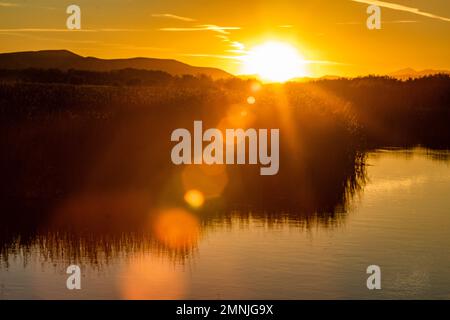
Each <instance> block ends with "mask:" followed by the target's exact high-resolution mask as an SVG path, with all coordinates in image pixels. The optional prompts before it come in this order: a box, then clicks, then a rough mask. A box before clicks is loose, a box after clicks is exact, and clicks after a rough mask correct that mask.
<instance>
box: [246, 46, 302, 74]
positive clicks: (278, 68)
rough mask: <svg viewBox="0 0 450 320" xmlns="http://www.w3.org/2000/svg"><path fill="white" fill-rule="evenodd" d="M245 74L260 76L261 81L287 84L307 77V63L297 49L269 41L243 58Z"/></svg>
mask: <svg viewBox="0 0 450 320" xmlns="http://www.w3.org/2000/svg"><path fill="white" fill-rule="evenodd" d="M242 61H243V68H242V72H243V73H244V74H255V75H258V76H259V77H260V78H261V80H264V81H270V82H285V81H288V80H290V79H292V78H298V77H304V76H306V74H307V72H306V68H305V65H306V62H305V60H304V58H303V57H302V56H301V55H300V53H299V52H298V51H297V49H296V48H295V47H294V46H292V45H290V44H288V43H283V42H277V41H268V42H265V43H263V44H261V45H258V46H256V47H254V48H252V49H251V50H249V51H248V52H247V54H246V55H244V56H243V57H242Z"/></svg>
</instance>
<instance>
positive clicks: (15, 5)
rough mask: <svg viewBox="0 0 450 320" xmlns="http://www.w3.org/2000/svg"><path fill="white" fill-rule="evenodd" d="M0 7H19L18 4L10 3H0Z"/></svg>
mask: <svg viewBox="0 0 450 320" xmlns="http://www.w3.org/2000/svg"><path fill="white" fill-rule="evenodd" d="M0 7H4V8H12V7H20V4H17V3H10V2H0Z"/></svg>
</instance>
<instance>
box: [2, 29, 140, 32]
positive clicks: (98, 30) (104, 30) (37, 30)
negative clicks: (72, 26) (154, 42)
mask: <svg viewBox="0 0 450 320" xmlns="http://www.w3.org/2000/svg"><path fill="white" fill-rule="evenodd" d="M143 31H149V30H144V29H112V28H106V29H80V30H69V29H64V28H62V29H61V28H59V29H58V28H16V29H0V32H3V33H5V32H143Z"/></svg>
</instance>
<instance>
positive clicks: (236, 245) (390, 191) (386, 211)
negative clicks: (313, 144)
mask: <svg viewBox="0 0 450 320" xmlns="http://www.w3.org/2000/svg"><path fill="white" fill-rule="evenodd" d="M449 155H450V154H449V152H444V151H432V150H425V149H421V148H415V149H380V150H376V151H372V152H369V153H368V154H367V155H366V160H365V174H364V179H363V180H364V181H363V182H362V183H361V187H360V188H358V189H357V190H356V191H355V192H353V193H352V194H351V196H348V197H347V198H346V199H345V206H337V207H336V208H335V209H334V212H329V213H328V214H326V213H321V214H320V215H317V214H316V215H314V214H312V215H309V216H308V217H307V218H302V216H301V215H300V216H295V217H294V216H293V215H292V214H289V213H288V212H286V211H284V210H279V211H278V212H271V213H270V214H261V212H260V210H258V211H256V210H255V212H253V210H252V207H246V208H234V209H230V210H229V211H227V212H226V213H223V214H222V213H220V212H219V213H216V214H208V213H207V212H206V213H204V212H203V213H198V214H196V215H191V214H190V213H189V212H187V211H185V210H181V209H180V210H175V209H168V211H167V212H165V213H163V214H162V215H161V216H160V217H159V218H157V222H155V224H156V226H157V227H156V228H152V231H151V233H152V234H151V235H149V234H147V233H146V232H145V231H144V232H134V231H128V230H126V226H123V227H124V228H123V229H121V228H119V231H118V232H117V230H116V232H114V234H113V235H111V234H110V233H108V232H103V230H101V231H99V230H97V231H96V232H95V233H89V232H87V233H71V232H70V231H61V230H59V229H58V228H57V227H56V225H57V224H53V223H52V224H51V225H47V226H46V227H43V228H40V229H39V230H38V231H36V230H33V232H31V231H30V232H28V231H24V232H22V231H23V230H22V229H23V228H28V227H25V226H24V227H22V225H21V224H20V223H16V225H17V228H16V229H14V230H12V231H10V234H9V235H3V238H2V239H0V242H1V243H0V248H1V251H0V253H1V255H0V299H17V298H21V299H23V298H25V299H348V298H349V299H397V298H398V299H450V268H449V267H450V254H449V248H448V247H449V244H450V197H449V191H450V162H449ZM281 165H282V164H281ZM95 199H97V198H95ZM133 199H135V198H134V196H131V195H130V196H129V197H128V198H127V201H128V202H130V201H134V202H138V201H140V200H139V199H140V198H136V200H133ZM75 202H76V204H77V205H79V206H81V207H82V208H89V210H91V208H92V207H93V206H95V205H96V204H95V203H96V202H95V200H92V199H91V200H86V198H79V199H77V200H76V201H75ZM120 205H121V202H119V203H117V202H114V206H115V207H117V206H120ZM69 207H70V208H72V207H73V205H72V207H71V206H70V205H69ZM77 208H78V207H77ZM89 210H85V211H86V212H87V213H86V214H88V213H89V212H90V211H89ZM210 210H214V209H213V208H211V209H210ZM66 211H70V210H68V209H67V210H66ZM206 211H207V210H206ZM244 211H245V212H244ZM202 214H203V215H208V217H203V216H202ZM132 218H133V216H130V219H132ZM80 219H81V218H80ZM74 224H75V225H76V221H75V222H74ZM174 224H175V226H174ZM180 224H181V226H180ZM124 230H125V231H124ZM180 239H181V240H182V241H181V240H180ZM181 242H182V243H181ZM70 264H77V265H79V266H80V267H81V271H82V280H81V283H82V284H81V285H82V289H81V290H72V291H71V290H68V289H67V288H66V279H67V277H68V275H67V274H66V268H67V267H68V266H69V265H70ZM369 265H378V266H380V268H381V279H382V280H381V284H382V289H381V290H368V289H367V287H366V279H367V277H368V276H369V275H368V274H366V268H367V267H368V266H369Z"/></svg>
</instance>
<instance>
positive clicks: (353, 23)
mask: <svg viewBox="0 0 450 320" xmlns="http://www.w3.org/2000/svg"><path fill="white" fill-rule="evenodd" d="M418 22H419V21H416V20H391V21H384V20H383V21H381V23H383V24H385V23H389V24H400V23H418ZM336 24H345V25H362V24H365V23H364V22H361V21H359V22H356V21H351V22H338V23H336Z"/></svg>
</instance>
